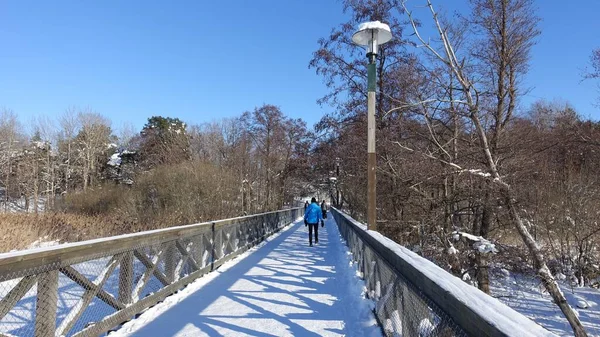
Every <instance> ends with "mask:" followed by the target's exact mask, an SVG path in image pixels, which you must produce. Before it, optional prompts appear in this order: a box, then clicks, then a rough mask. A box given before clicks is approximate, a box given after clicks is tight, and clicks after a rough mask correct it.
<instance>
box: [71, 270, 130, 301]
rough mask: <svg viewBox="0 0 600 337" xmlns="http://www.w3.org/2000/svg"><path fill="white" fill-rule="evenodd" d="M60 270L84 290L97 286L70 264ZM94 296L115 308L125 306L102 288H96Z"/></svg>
mask: <svg viewBox="0 0 600 337" xmlns="http://www.w3.org/2000/svg"><path fill="white" fill-rule="evenodd" d="M60 272H61V273H63V274H64V275H65V276H67V277H68V278H70V279H71V280H73V281H74V282H75V283H77V284H79V285H80V286H81V287H83V289H85V290H94V289H96V288H98V287H97V286H96V285H95V284H94V282H92V281H90V280H88V278H87V277H85V276H83V275H81V273H79V272H78V271H77V270H76V269H75V268H73V267H71V266H68V267H63V268H60ZM96 297H98V298H99V299H101V300H102V301H103V302H104V303H106V304H108V305H110V306H111V307H113V308H115V309H116V310H120V309H123V308H124V307H125V305H124V304H123V303H121V302H119V301H118V300H117V299H115V298H114V297H113V295H111V294H109V293H107V292H106V291H104V290H103V289H98V293H97V294H96Z"/></svg>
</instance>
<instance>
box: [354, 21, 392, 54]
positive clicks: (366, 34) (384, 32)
mask: <svg viewBox="0 0 600 337" xmlns="http://www.w3.org/2000/svg"><path fill="white" fill-rule="evenodd" d="M391 39H392V32H391V30H390V26H388V25H387V24H385V23H381V22H379V21H370V22H364V23H361V24H360V25H359V26H358V30H357V31H356V33H354V34H353V35H352V42H354V43H356V44H357V45H359V46H365V47H367V55H369V54H373V55H376V54H377V47H378V46H379V45H382V44H384V43H386V42H389V41H390V40H391Z"/></svg>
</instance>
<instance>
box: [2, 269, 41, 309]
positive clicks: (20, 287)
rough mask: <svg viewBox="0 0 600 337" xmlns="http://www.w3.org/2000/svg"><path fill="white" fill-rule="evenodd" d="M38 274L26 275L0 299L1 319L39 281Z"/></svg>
mask: <svg viewBox="0 0 600 337" xmlns="http://www.w3.org/2000/svg"><path fill="white" fill-rule="evenodd" d="M37 279H38V277H37V275H31V276H25V277H24V278H22V279H21V280H20V281H19V283H17V284H16V285H15V286H14V287H13V288H12V289H11V290H10V291H9V292H8V294H6V296H4V297H3V298H2V300H1V301H0V320H2V318H4V316H6V314H8V313H9V312H10V311H11V310H12V308H13V307H14V306H15V304H17V302H19V300H20V299H21V298H23V296H25V294H27V292H28V291H29V289H31V287H32V286H33V285H34V284H35V282H37Z"/></svg>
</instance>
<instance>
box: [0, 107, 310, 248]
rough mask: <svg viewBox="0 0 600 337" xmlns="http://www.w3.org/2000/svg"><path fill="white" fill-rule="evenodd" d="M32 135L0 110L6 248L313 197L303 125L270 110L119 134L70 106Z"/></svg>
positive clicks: (160, 120) (166, 121)
mask: <svg viewBox="0 0 600 337" xmlns="http://www.w3.org/2000/svg"><path fill="white" fill-rule="evenodd" d="M30 129H31V132H30V133H29V134H28V133H24V132H23V130H24V128H23V126H22V124H20V122H19V120H18V118H17V115H16V114H15V113H14V112H12V111H10V110H7V109H4V110H2V111H0V139H2V143H1V147H0V160H1V163H2V164H1V165H0V187H1V190H0V191H1V192H2V195H1V197H2V201H1V203H0V207H1V208H2V210H3V211H4V213H2V214H0V224H1V226H2V228H3V234H2V236H3V238H2V245H3V247H1V248H2V249H3V250H4V251H7V250H11V249H22V248H25V247H27V245H28V244H30V243H31V242H33V241H35V240H38V238H40V237H42V238H43V237H47V238H48V240H60V241H61V242H64V241H66V242H71V241H79V240H83V239H90V238H96V237H102V236H109V235H117V234H123V233H130V232H137V231H142V230H149V229H155V228H161V227H169V226H175V225H182V224H190V223H197V222H202V221H208V220H214V219H222V218H227V217H235V216H240V215H244V214H255V213H261V212H265V211H272V210H277V209H281V208H283V207H285V206H290V205H291V203H292V202H294V198H295V197H297V196H299V195H303V194H306V193H307V192H306V191H307V190H310V189H312V190H314V187H313V186H309V185H307V184H306V182H305V181H307V180H306V179H303V177H304V175H303V172H307V165H308V161H307V160H306V155H307V154H308V153H309V147H310V143H309V141H308V140H309V137H308V135H309V132H308V131H307V128H306V125H305V123H304V122H303V121H301V120H296V119H291V118H288V117H286V116H285V115H284V114H283V112H282V111H281V110H280V109H279V108H278V107H276V106H273V105H267V104H265V105H263V106H261V107H257V108H256V109H254V110H253V111H248V112H245V113H243V114H242V115H241V116H239V117H237V118H231V119H223V120H220V121H215V122H212V123H206V124H202V125H186V124H185V123H184V122H183V121H181V120H179V119H178V118H175V117H162V116H154V117H151V118H149V119H148V122H147V123H146V124H145V125H144V127H143V129H142V130H141V131H140V132H139V133H138V132H134V131H131V130H125V131H122V132H120V134H119V135H116V134H115V132H114V131H113V130H112V129H111V123H110V121H109V120H108V119H106V118H105V117H103V116H102V115H101V114H99V113H96V112H94V111H93V110H91V109H79V108H70V109H68V110H67V111H66V112H65V113H64V114H63V115H62V116H60V117H59V118H58V119H57V120H55V121H53V120H48V119H44V120H43V121H40V122H37V123H32V125H30ZM15 209H16V210H18V211H19V212H14V210H15Z"/></svg>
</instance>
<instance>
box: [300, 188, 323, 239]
mask: <svg viewBox="0 0 600 337" xmlns="http://www.w3.org/2000/svg"><path fill="white" fill-rule="evenodd" d="M319 221H321V222H323V211H322V210H321V207H319V204H318V203H317V199H315V198H312V199H311V200H310V205H308V207H306V210H305V211H304V226H308V244H309V245H310V246H312V232H313V229H314V230H315V243H319Z"/></svg>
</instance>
